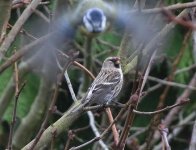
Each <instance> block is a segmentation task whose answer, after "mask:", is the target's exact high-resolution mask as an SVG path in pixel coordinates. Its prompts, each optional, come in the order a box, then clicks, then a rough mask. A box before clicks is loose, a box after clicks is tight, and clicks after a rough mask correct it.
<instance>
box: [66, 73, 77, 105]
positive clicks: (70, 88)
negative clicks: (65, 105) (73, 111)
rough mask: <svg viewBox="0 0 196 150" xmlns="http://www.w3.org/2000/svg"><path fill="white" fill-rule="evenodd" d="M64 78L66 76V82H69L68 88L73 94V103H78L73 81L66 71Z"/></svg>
mask: <svg viewBox="0 0 196 150" xmlns="http://www.w3.org/2000/svg"><path fill="white" fill-rule="evenodd" d="M64 76H65V79H66V81H67V86H68V88H69V91H70V93H71V97H72V99H73V101H74V102H76V101H77V98H76V95H75V93H74V90H73V87H72V84H71V81H70V79H69V75H68V73H67V70H66V71H65V73H64Z"/></svg>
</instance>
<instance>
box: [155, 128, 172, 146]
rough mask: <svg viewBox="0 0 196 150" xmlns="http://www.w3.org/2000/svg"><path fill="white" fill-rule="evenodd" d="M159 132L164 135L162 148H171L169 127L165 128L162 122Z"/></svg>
mask: <svg viewBox="0 0 196 150" xmlns="http://www.w3.org/2000/svg"><path fill="white" fill-rule="evenodd" d="M158 129H159V132H160V134H161V137H162V144H163V146H162V149H164V150H171V147H170V145H169V142H168V139H167V135H168V132H169V131H168V128H165V126H164V125H163V124H160V125H159V127H158Z"/></svg>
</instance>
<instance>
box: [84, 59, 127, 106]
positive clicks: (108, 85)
mask: <svg viewBox="0 0 196 150" xmlns="http://www.w3.org/2000/svg"><path fill="white" fill-rule="evenodd" d="M122 85H123V73H122V70H121V65H120V58H119V57H108V58H106V60H105V61H104V62H103V65H102V68H101V71H100V72H99V74H98V76H97V77H96V78H95V80H94V81H93V83H92V84H91V86H90V87H89V89H88V91H87V93H86V95H85V97H84V98H83V99H82V103H83V104H84V103H85V104H84V106H90V105H92V104H99V105H104V104H109V103H110V102H111V101H112V100H114V99H115V98H116V97H117V96H118V94H119V93H120V90H121V88H122Z"/></svg>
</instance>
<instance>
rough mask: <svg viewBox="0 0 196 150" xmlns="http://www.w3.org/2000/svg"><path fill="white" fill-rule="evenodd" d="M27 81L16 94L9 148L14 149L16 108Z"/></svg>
mask: <svg viewBox="0 0 196 150" xmlns="http://www.w3.org/2000/svg"><path fill="white" fill-rule="evenodd" d="M25 84H26V83H25V82H24V83H23V84H22V85H21V88H20V89H18V91H17V93H16V95H15V102H14V109H13V115H12V122H11V126H10V134H9V141H8V150H12V138H13V132H14V125H15V122H16V110H17V104H18V99H19V96H20V93H21V92H22V90H23V88H24V86H25Z"/></svg>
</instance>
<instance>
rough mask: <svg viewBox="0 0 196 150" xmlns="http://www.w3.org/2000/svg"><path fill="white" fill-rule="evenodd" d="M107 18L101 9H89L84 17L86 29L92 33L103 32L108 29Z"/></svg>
mask: <svg viewBox="0 0 196 150" xmlns="http://www.w3.org/2000/svg"><path fill="white" fill-rule="evenodd" d="M106 21H107V20H106V16H105V14H104V12H103V11H102V10H101V9H99V8H91V9H89V10H88V11H87V12H86V14H85V15H84V17H83V24H84V26H85V28H86V29H87V30H88V31H89V32H92V33H100V32H103V31H104V30H105V28H106Z"/></svg>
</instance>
